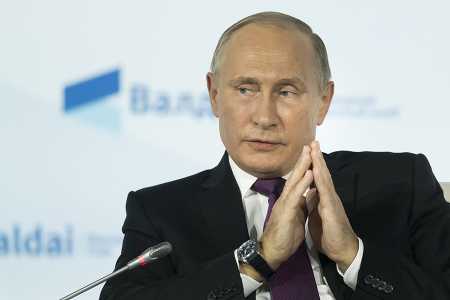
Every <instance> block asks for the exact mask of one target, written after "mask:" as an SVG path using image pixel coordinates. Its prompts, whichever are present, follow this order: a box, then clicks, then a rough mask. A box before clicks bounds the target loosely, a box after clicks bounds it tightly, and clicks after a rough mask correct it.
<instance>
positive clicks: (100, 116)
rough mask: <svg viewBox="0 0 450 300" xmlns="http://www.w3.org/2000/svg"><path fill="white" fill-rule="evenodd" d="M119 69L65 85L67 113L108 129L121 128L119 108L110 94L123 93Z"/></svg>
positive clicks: (116, 129) (64, 108) (65, 109)
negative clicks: (121, 91)
mask: <svg viewBox="0 0 450 300" xmlns="http://www.w3.org/2000/svg"><path fill="white" fill-rule="evenodd" d="M120 77H121V72H120V70H119V69H114V70H112V71H109V72H106V73H103V74H99V75H96V76H93V77H90V78H87V79H83V80H81V81H77V82H75V83H71V84H69V85H67V86H65V87H64V102H63V110H64V113H65V114H67V115H70V116H74V117H76V118H78V119H81V120H83V121H84V122H86V123H89V124H93V125H94V126H96V127H100V128H103V129H106V130H109V131H118V130H119V129H120V124H121V118H120V115H121V114H120V110H119V108H118V107H117V103H115V101H110V100H111V96H114V95H117V94H118V93H119V92H120Z"/></svg>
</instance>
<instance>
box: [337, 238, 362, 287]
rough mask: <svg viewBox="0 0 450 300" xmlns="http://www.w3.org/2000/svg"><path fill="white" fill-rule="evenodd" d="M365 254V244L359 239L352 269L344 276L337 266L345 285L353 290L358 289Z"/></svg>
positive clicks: (349, 268)
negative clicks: (359, 274)
mask: <svg viewBox="0 0 450 300" xmlns="http://www.w3.org/2000/svg"><path fill="white" fill-rule="evenodd" d="M363 253H364V244H363V242H362V240H361V239H360V238H358V253H356V256H355V258H354V259H353V262H352V263H351V265H350V267H348V269H347V270H346V271H345V273H344V274H342V272H341V270H339V268H338V266H337V264H336V269H337V272H338V273H339V275H341V276H342V277H343V278H344V282H345V284H346V285H347V286H348V287H349V288H351V289H352V290H355V289H356V285H357V283H358V273H359V269H360V268H361V262H362V257H363Z"/></svg>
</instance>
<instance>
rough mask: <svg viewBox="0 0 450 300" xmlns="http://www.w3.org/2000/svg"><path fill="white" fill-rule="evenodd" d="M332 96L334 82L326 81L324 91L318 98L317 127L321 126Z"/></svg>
mask: <svg viewBox="0 0 450 300" xmlns="http://www.w3.org/2000/svg"><path fill="white" fill-rule="evenodd" d="M333 95H334V82H333V81H328V83H327V86H326V88H325V90H324V91H323V94H322V96H321V98H320V100H321V101H320V107H319V116H318V118H317V126H319V125H322V124H323V121H324V120H325V117H326V115H327V113H328V109H329V108H330V105H331V100H332V99H333Z"/></svg>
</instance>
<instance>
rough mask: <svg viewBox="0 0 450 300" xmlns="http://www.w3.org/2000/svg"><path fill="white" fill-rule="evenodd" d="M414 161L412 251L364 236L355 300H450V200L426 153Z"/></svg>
mask: <svg viewBox="0 0 450 300" xmlns="http://www.w3.org/2000/svg"><path fill="white" fill-rule="evenodd" d="M413 161H414V162H413V168H412V169H413V172H412V176H411V187H412V192H411V202H410V203H411V207H410V208H409V209H410V213H409V220H408V224H409V228H408V231H409V232H408V237H409V245H410V253H411V255H405V254H404V253H403V252H401V251H398V250H396V249H395V248H393V247H392V248H382V247H380V246H379V245H376V244H373V243H371V242H370V240H368V239H366V240H364V256H363V260H362V264H361V268H360V271H359V274H358V284H357V287H356V290H355V292H354V293H352V296H351V297H349V299H352V300H353V299H355V300H356V299H364V300H369V299H370V300H372V299H386V300H387V299H409V300H419V299H427V300H443V299H450V204H449V203H447V202H446V200H445V199H444V196H443V192H442V189H441V187H440V185H439V183H438V181H437V180H436V178H435V177H434V175H433V173H432V171H431V167H430V165H429V163H428V161H427V159H426V158H425V156H424V155H417V156H414V159H413ZM405 209H408V207H405ZM380 222H382V220H380Z"/></svg>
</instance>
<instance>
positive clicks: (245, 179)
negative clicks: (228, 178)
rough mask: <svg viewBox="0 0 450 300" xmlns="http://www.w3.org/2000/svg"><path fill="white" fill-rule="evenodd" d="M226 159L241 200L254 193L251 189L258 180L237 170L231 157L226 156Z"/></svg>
mask: <svg viewBox="0 0 450 300" xmlns="http://www.w3.org/2000/svg"><path fill="white" fill-rule="evenodd" d="M228 159H229V162H230V167H231V171H232V172H233V175H234V178H235V179H236V182H237V184H238V186H239V190H240V191H241V196H242V198H244V197H246V196H249V195H251V194H252V193H255V191H253V190H252V189H251V187H252V185H253V183H255V181H256V179H258V178H256V177H255V176H253V175H251V174H249V173H247V172H245V171H244V170H242V169H241V168H239V166H238V165H237V164H236V163H235V162H234V160H233V159H232V158H231V156H229V155H228Z"/></svg>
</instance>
